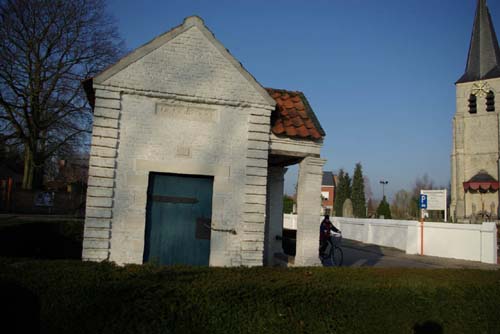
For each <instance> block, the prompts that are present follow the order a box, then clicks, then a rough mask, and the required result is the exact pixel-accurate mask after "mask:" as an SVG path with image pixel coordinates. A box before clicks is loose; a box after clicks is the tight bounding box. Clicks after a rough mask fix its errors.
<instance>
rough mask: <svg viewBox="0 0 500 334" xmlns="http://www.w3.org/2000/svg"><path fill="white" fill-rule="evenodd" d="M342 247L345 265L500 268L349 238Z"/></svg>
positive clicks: (498, 266)
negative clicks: (408, 253) (410, 253)
mask: <svg viewBox="0 0 500 334" xmlns="http://www.w3.org/2000/svg"><path fill="white" fill-rule="evenodd" d="M341 247H342V250H343V252H344V263H343V266H345V267H380V268H398V267H402V268H457V269H485V270H498V269H500V265H494V264H486V263H481V262H475V261H465V260H455V259H446V258H439V257H434V256H420V255H407V254H406V253H405V252H403V251H400V250H398V249H395V248H390V247H381V246H376V245H369V244H363V243H361V242H358V241H354V240H348V239H343V240H342V246H341Z"/></svg>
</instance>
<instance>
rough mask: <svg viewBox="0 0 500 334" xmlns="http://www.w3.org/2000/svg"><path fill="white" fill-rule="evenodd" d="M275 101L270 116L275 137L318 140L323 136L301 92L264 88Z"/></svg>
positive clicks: (323, 132) (319, 125)
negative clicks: (274, 107) (274, 108)
mask: <svg viewBox="0 0 500 334" xmlns="http://www.w3.org/2000/svg"><path fill="white" fill-rule="evenodd" d="M266 90H267V92H268V93H269V95H271V97H272V98H273V99H274V100H276V103H277V104H276V110H275V111H274V112H273V114H272V116H271V130H272V132H273V133H274V134H275V135H277V136H280V135H281V136H287V137H299V138H304V139H313V140H318V139H321V138H323V137H324V136H325V131H324V130H323V128H322V127H321V124H320V123H319V121H318V119H317V118H316V115H315V114H314V112H313V111H312V109H311V106H310V105H309V102H308V101H307V99H306V97H305V96H304V94H303V93H302V92H292V91H287V90H283V89H273V88H266Z"/></svg>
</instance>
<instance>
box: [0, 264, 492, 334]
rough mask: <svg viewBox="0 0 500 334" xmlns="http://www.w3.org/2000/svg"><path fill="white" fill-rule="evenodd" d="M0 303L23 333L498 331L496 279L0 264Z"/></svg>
mask: <svg viewBox="0 0 500 334" xmlns="http://www.w3.org/2000/svg"><path fill="white" fill-rule="evenodd" d="M0 301H1V303H2V304H3V305H2V306H3V308H2V309H4V310H8V311H7V313H6V312H5V311H4V312H2V313H1V314H2V316H3V317H4V318H5V319H3V320H2V325H3V326H4V328H9V326H11V325H15V327H14V328H17V330H26V332H30V333H72V334H78V333H120V334H126V333H273V334H274V333H286V334H291V333H500V317H499V314H500V313H499V310H500V272H499V271H479V270H444V269H438V270H434V269H432V270H429V269H381V268H380V269H377V268H291V269H286V268H188V267H160V266H153V265H143V266H140V265H127V266H124V267H119V266H116V265H114V264H112V263H82V262H79V261H54V260H50V261H49V260H46V261H34V260H26V261H21V260H12V259H10V260H9V259H3V260H1V261H0ZM15 332H16V331H11V332H9V333H15Z"/></svg>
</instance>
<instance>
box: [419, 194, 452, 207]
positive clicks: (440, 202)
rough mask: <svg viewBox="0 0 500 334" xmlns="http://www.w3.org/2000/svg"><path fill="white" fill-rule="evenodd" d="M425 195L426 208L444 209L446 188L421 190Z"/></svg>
mask: <svg viewBox="0 0 500 334" xmlns="http://www.w3.org/2000/svg"><path fill="white" fill-rule="evenodd" d="M420 194H421V195H427V210H446V189H435V190H421V191H420Z"/></svg>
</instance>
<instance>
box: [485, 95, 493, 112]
mask: <svg viewBox="0 0 500 334" xmlns="http://www.w3.org/2000/svg"><path fill="white" fill-rule="evenodd" d="M486 111H488V112H492V111H495V93H493V91H491V90H490V91H489V92H488V94H486Z"/></svg>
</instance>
